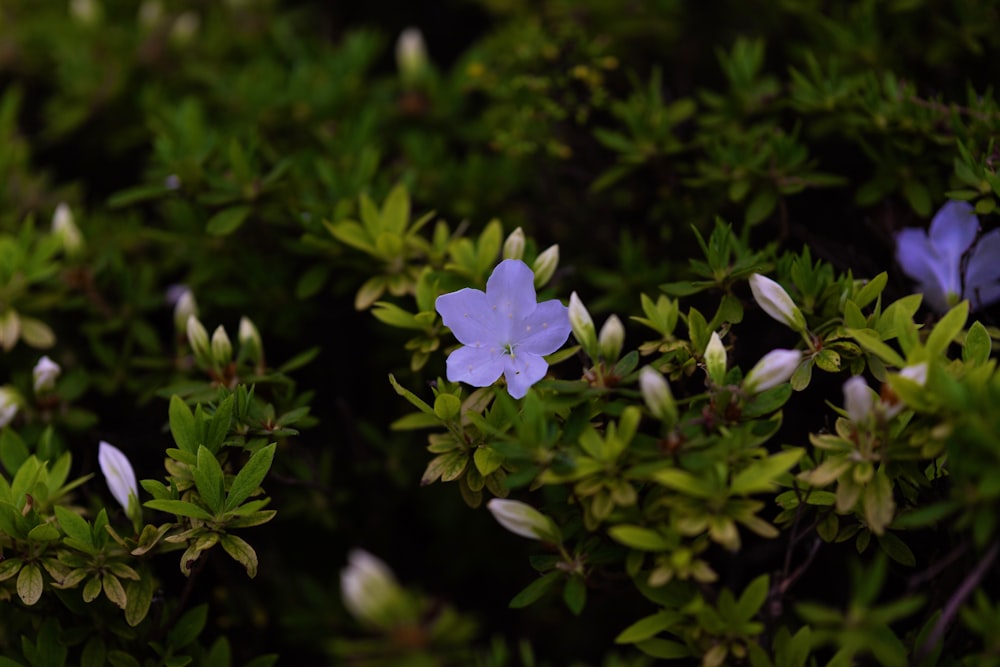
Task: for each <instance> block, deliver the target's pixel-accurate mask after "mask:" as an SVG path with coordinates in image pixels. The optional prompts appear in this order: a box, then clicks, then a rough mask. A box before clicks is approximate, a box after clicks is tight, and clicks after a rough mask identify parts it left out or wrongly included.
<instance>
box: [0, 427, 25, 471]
mask: <svg viewBox="0 0 1000 667" xmlns="http://www.w3.org/2000/svg"><path fill="white" fill-rule="evenodd" d="M29 456H31V453H30V452H29V451H28V447H27V445H25V444H24V440H22V439H21V436H19V435H18V434H17V432H16V431H15V430H14V429H13V428H10V427H8V428H5V429H3V431H0V463H2V464H3V467H4V468H6V469H7V472H9V473H10V474H12V475H13V474H16V473H17V471H18V469H19V468H20V467H21V464H22V463H24V462H25V461H26V460H28V457H29Z"/></svg>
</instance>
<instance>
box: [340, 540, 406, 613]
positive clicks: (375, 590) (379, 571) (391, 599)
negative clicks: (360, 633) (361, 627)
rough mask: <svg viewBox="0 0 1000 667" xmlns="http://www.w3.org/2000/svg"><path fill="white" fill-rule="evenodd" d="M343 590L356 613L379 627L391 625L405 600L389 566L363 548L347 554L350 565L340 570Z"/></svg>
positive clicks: (351, 609) (341, 589)
mask: <svg viewBox="0 0 1000 667" xmlns="http://www.w3.org/2000/svg"><path fill="white" fill-rule="evenodd" d="M340 594H341V598H342V599H343V601H344V606H345V607H347V611H349V612H350V613H351V615H352V616H354V617H355V618H356V619H358V620H359V621H362V622H365V623H370V624H372V625H374V626H376V627H388V626H389V625H390V624H391V622H392V619H393V617H394V616H395V615H397V614H398V611H399V607H400V603H401V602H403V601H404V600H405V593H404V591H403V589H402V588H401V587H400V586H399V584H398V583H397V582H396V577H395V576H394V575H393V573H392V570H390V569H389V566H388V565H386V564H385V563H384V562H383V561H382V560H381V559H379V558H376V557H375V556H373V555H371V554H370V553H368V552H367V551H365V550H363V549H352V550H351V552H350V553H349V554H348V555H347V567H345V568H344V569H342V570H341V571H340Z"/></svg>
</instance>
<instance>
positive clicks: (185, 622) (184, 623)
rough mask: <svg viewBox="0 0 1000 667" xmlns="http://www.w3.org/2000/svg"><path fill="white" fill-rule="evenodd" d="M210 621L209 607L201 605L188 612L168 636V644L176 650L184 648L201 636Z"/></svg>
mask: <svg viewBox="0 0 1000 667" xmlns="http://www.w3.org/2000/svg"><path fill="white" fill-rule="evenodd" d="M206 620H208V605H207V604H200V605H198V606H197V607H194V608H192V609H190V610H189V611H187V612H186V613H185V614H184V615H183V616H181V617H180V620H178V621H177V624H176V625H175V626H174V627H173V628H172V629H171V630H170V632H169V633H168V634H167V644H168V645H169V646H171V647H172V648H174V649H180V648H184V647H185V646H187V645H188V644H190V643H191V642H193V641H194V640H195V639H197V638H198V635H200V634H201V631H202V630H203V629H204V628H205V621H206Z"/></svg>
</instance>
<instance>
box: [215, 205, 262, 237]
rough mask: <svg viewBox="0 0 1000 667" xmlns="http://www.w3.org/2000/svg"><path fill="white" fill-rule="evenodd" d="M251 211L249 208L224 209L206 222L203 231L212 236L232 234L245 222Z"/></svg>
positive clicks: (232, 207)
mask: <svg viewBox="0 0 1000 667" xmlns="http://www.w3.org/2000/svg"><path fill="white" fill-rule="evenodd" d="M251 210H252V209H251V208H250V207H249V206H230V207H229V208H224V209H222V210H221V211H219V212H218V213H216V214H215V215H213V216H212V218H211V219H210V220H209V221H208V224H207V225H205V231H206V232H208V233H209V234H211V235H212V236H226V235H227V234H232V233H233V232H235V231H236V230H237V229H239V228H240V226H241V225H242V224H243V223H244V222H246V219H247V218H248V217H249V216H250V211H251Z"/></svg>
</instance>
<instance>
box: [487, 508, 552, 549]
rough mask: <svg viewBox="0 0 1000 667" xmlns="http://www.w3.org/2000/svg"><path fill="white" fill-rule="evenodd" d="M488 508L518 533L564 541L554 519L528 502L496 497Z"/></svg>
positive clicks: (496, 517)
mask: <svg viewBox="0 0 1000 667" xmlns="http://www.w3.org/2000/svg"><path fill="white" fill-rule="evenodd" d="M486 508H487V509H488V510H489V511H490V513H492V514H493V518H494V519H496V520H497V521H498V522H499V523H500V525H501V526H503V527H504V528H506V529H507V530H509V531H510V532H512V533H514V534H516V535H520V536H521V537H527V538H529V539H532V540H543V541H545V542H553V543H556V544H558V543H560V542H561V541H562V539H561V538H560V537H559V529H558V528H556V525H555V524H554V523H553V522H552V519H550V518H549V517H547V516H545V515H544V514H542V513H541V512H539V511H538V510H536V509H535V508H534V507H532V506H531V505H529V504H527V503H522V502H521V501H519V500H506V499H503V498H494V499H493V500H491V501H490V502H488V503H486Z"/></svg>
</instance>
